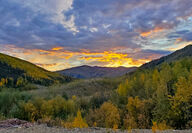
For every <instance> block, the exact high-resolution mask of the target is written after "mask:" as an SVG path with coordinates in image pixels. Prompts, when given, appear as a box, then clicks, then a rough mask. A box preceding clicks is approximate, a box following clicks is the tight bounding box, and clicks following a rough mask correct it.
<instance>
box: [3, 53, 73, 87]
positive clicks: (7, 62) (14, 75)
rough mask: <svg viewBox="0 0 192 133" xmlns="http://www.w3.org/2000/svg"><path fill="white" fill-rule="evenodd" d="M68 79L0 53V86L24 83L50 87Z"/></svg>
mask: <svg viewBox="0 0 192 133" xmlns="http://www.w3.org/2000/svg"><path fill="white" fill-rule="evenodd" d="M70 79H71V78H70V77H68V76H63V75H60V74H58V73H54V72H50V71H47V70H45V69H43V68H41V67H38V66H36V65H34V64H32V63H30V62H27V61H24V60H21V59H18V58H15V57H12V56H8V55H5V54H1V53H0V86H2V85H5V84H12V85H13V84H14V85H18V84H22V83H26V82H30V83H36V84H42V85H50V84H52V83H58V82H66V81H69V80H70Z"/></svg>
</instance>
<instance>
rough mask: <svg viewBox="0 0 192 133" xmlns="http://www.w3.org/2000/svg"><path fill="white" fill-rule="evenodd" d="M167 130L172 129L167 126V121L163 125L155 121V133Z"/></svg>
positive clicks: (153, 129) (153, 130)
mask: <svg viewBox="0 0 192 133" xmlns="http://www.w3.org/2000/svg"><path fill="white" fill-rule="evenodd" d="M167 129H170V127H169V126H167V125H166V122H165V121H163V122H161V123H157V122H154V121H153V126H152V132H153V133H156V132H157V130H160V131H163V130H167Z"/></svg>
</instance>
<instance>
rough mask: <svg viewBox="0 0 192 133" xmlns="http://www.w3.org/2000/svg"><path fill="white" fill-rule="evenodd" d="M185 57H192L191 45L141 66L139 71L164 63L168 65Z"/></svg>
mask: <svg viewBox="0 0 192 133" xmlns="http://www.w3.org/2000/svg"><path fill="white" fill-rule="evenodd" d="M185 57H192V45H188V46H186V47H184V48H182V49H180V50H177V51H175V52H173V53H172V54H169V55H167V56H163V57H161V58H159V59H156V60H153V61H151V62H149V63H146V64H143V65H142V66H141V67H140V68H141V69H146V68H153V67H155V66H157V65H160V64H162V63H164V62H167V63H170V62H173V61H176V60H179V59H181V58H185Z"/></svg>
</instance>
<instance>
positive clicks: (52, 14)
mask: <svg viewBox="0 0 192 133" xmlns="http://www.w3.org/2000/svg"><path fill="white" fill-rule="evenodd" d="M12 1H14V2H16V3H19V4H21V5H22V6H23V7H24V8H30V9H31V10H33V11H34V12H35V13H42V14H46V15H49V16H48V17H49V19H50V20H51V21H52V22H54V23H56V24H62V25H63V26H64V27H65V28H67V29H68V30H70V31H72V32H73V33H74V34H75V33H77V32H79V31H78V29H77V27H76V26H75V22H74V21H75V16H74V15H71V16H70V17H68V18H66V16H65V15H64V13H65V12H67V11H69V10H71V9H72V8H73V7H72V4H73V0H54V1H53V0H12Z"/></svg>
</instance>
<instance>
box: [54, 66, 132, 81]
mask: <svg viewBox="0 0 192 133" xmlns="http://www.w3.org/2000/svg"><path fill="white" fill-rule="evenodd" d="M135 69H136V67H130V68H126V67H117V68H116V67H98V66H94V67H91V66H86V65H84V66H79V67H74V68H70V69H65V70H62V71H58V73H61V74H63V75H68V76H71V77H74V78H82V79H87V78H99V77H117V76H122V75H124V74H126V73H129V72H132V71H134V70H135Z"/></svg>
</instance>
